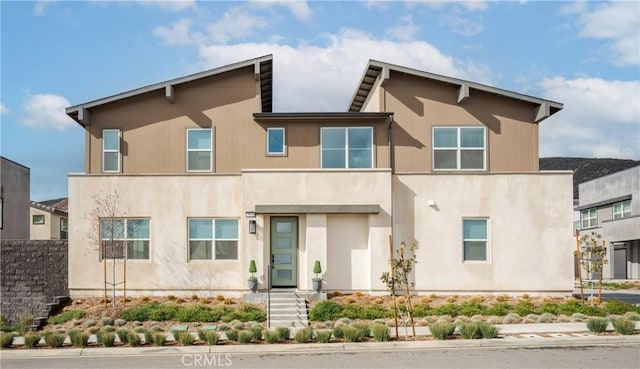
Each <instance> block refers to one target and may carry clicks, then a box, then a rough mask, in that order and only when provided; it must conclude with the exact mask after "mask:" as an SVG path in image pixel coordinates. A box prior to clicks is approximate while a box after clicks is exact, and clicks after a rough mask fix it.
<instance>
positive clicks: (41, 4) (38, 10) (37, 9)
mask: <svg viewBox="0 0 640 369" xmlns="http://www.w3.org/2000/svg"><path fill="white" fill-rule="evenodd" d="M52 2H53V0H40V1H36V5H34V6H33V14H34V15H38V16H40V15H44V10H45V8H46V7H47V5H49V4H51V3H52Z"/></svg>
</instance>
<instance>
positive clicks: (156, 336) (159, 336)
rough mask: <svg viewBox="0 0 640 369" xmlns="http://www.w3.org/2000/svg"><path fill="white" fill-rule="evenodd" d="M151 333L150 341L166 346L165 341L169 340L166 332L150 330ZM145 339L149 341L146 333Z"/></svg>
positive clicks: (156, 344) (155, 344)
mask: <svg viewBox="0 0 640 369" xmlns="http://www.w3.org/2000/svg"><path fill="white" fill-rule="evenodd" d="M150 334H151V340H150V342H153V345H154V346H164V344H165V342H167V336H165V335H164V333H162V332H154V333H151V332H150ZM144 340H145V341H147V336H146V335H145V338H144Z"/></svg>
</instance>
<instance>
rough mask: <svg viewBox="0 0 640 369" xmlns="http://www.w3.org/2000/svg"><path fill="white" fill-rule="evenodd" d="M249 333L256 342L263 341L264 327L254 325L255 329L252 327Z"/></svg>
mask: <svg viewBox="0 0 640 369" xmlns="http://www.w3.org/2000/svg"><path fill="white" fill-rule="evenodd" d="M249 331H250V332H251V334H252V335H253V340H254V341H261V340H262V326H261V325H254V326H253V327H251V329H249Z"/></svg>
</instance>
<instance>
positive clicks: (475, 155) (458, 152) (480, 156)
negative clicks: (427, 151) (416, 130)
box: [432, 127, 487, 170]
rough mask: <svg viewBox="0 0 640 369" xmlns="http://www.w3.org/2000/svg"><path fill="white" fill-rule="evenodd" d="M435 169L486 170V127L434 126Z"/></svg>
mask: <svg viewBox="0 0 640 369" xmlns="http://www.w3.org/2000/svg"><path fill="white" fill-rule="evenodd" d="M432 141H433V169H434V170H486V167H487V165H486V161H487V159H486V156H487V155H486V129H485V127H434V128H433V139H432Z"/></svg>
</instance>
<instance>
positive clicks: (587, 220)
mask: <svg viewBox="0 0 640 369" xmlns="http://www.w3.org/2000/svg"><path fill="white" fill-rule="evenodd" d="M580 226H581V228H582V229H587V228H594V227H596V226H598V210H597V209H596V208H591V209H584V210H582V211H581V212H580Z"/></svg>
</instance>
